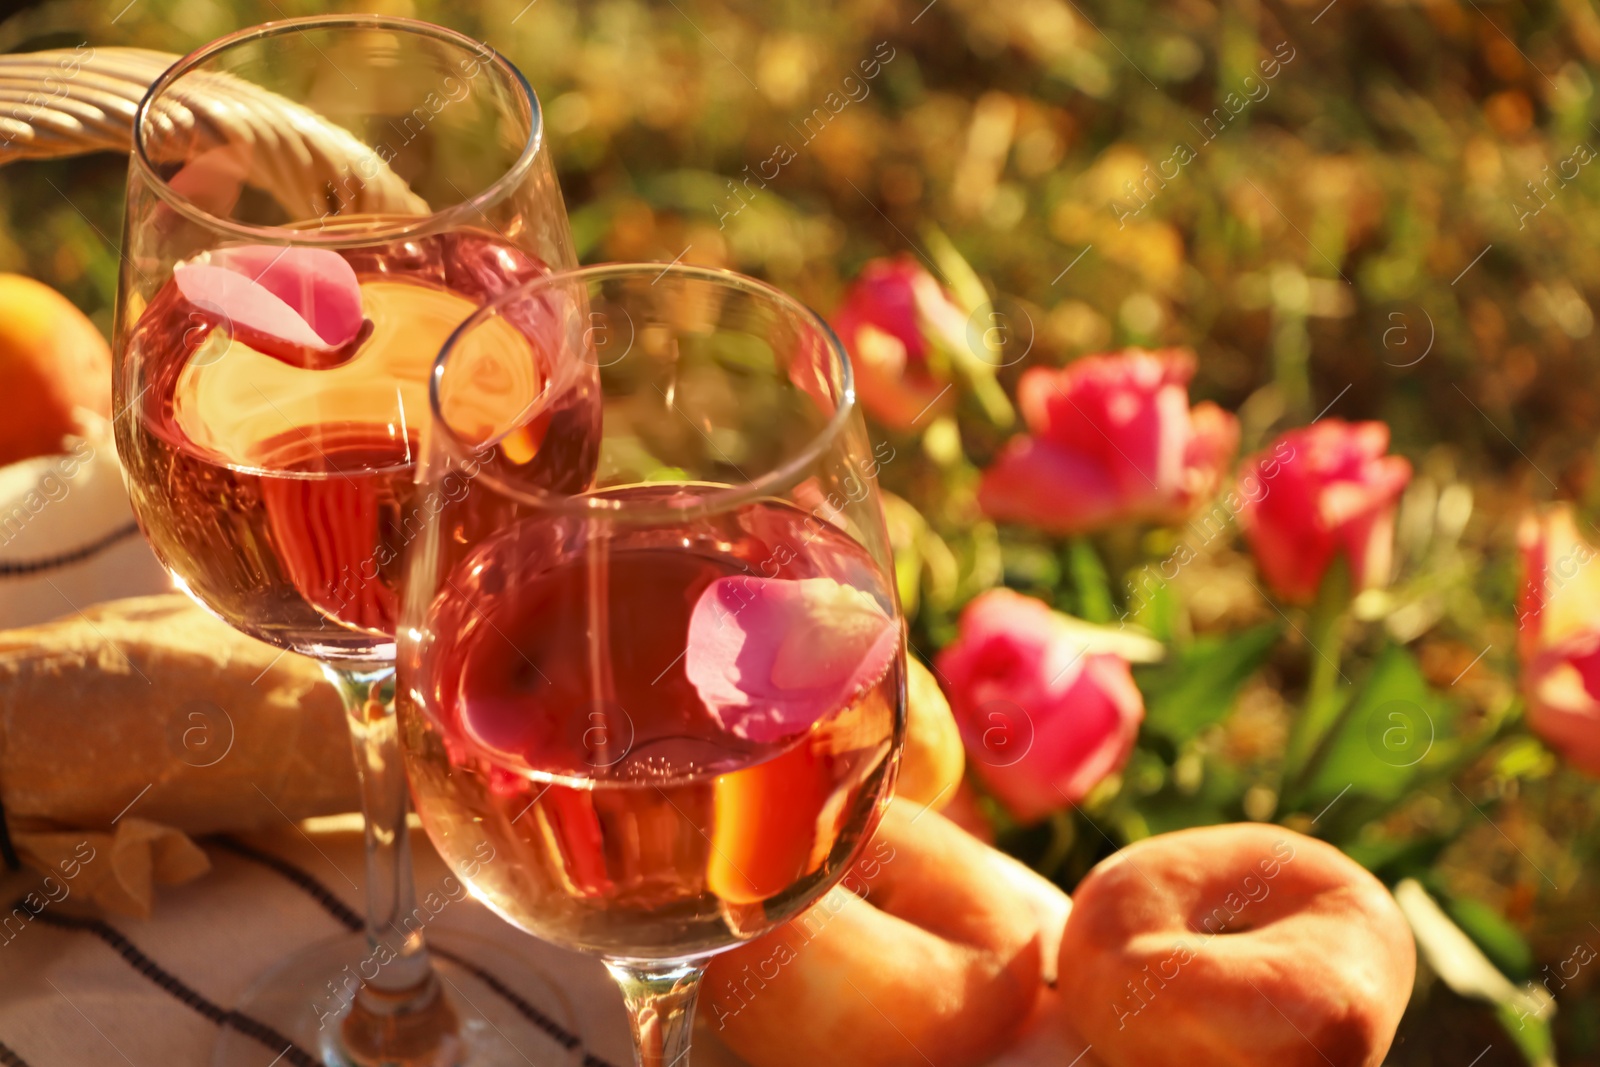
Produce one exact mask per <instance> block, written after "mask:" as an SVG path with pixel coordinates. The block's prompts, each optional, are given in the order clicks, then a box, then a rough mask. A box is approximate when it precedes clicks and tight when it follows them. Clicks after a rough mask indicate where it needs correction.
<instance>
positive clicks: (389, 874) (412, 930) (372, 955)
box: [322, 663, 432, 994]
mask: <svg viewBox="0 0 1600 1067" xmlns="http://www.w3.org/2000/svg"><path fill="white" fill-rule="evenodd" d="M322 669H323V672H324V673H325V674H327V676H328V680H329V681H331V682H332V683H333V686H334V688H335V689H337V690H338V691H339V696H340V698H341V699H342V700H343V701H344V709H345V715H346V719H347V720H348V722H349V724H350V741H351V744H352V746H353V747H354V749H355V757H356V773H357V776H358V777H359V778H360V781H361V811H362V814H363V815H364V816H365V817H366V875H367V907H366V923H367V947H368V949H369V957H368V959H366V960H363V961H362V963H363V964H364V966H363V968H362V973H361V979H362V981H363V983H364V988H365V987H371V988H374V989H376V990H379V991H382V992H385V993H390V994H395V993H403V992H405V991H408V990H416V991H418V992H423V991H424V986H425V985H426V984H428V983H429V979H430V977H431V973H432V968H431V966H430V964H429V962H428V950H427V947H426V945H425V944H424V943H423V939H422V930H421V928H420V926H418V925H417V924H416V923H415V921H413V922H411V923H409V924H407V923H404V922H403V921H402V920H404V919H406V918H409V917H411V915H412V914H413V912H414V910H415V908H416V887H415V885H414V882H413V879H412V873H411V845H410V841H409V838H408V836H407V834H406V811H407V809H408V795H407V793H406V779H405V768H404V766H403V764H402V761H401V759H400V740H399V735H398V732H397V726H396V720H395V714H394V701H393V699H392V698H391V699H384V697H383V696H382V695H381V690H382V688H383V686H384V684H385V683H386V682H388V681H390V680H391V679H392V678H393V677H394V668H393V667H392V666H385V667H379V668H376V669H374V668H372V667H370V666H365V667H362V668H359V669H352V668H344V667H340V666H337V665H335V664H330V663H325V664H323V666H322Z"/></svg>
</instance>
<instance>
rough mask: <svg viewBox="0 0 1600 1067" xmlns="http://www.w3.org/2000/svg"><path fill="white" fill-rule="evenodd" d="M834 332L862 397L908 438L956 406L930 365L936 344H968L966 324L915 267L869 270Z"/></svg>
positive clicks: (910, 262) (886, 265)
mask: <svg viewBox="0 0 1600 1067" xmlns="http://www.w3.org/2000/svg"><path fill="white" fill-rule="evenodd" d="M833 328H834V330H835V332H837V333H838V335H839V339H840V341H842V342H843V343H844V346H845V349H846V350H847V351H848V352H849V353H850V359H851V364H852V366H853V368H854V370H855V377H856V394H857V395H858V396H859V397H860V398H861V403H862V404H863V405H864V406H865V407H866V409H867V411H868V412H869V413H870V414H871V415H872V416H873V417H874V418H875V419H877V420H878V421H879V422H881V423H883V424H884V425H885V426H888V427H891V428H892V429H896V430H909V429H911V428H912V427H913V426H914V425H915V424H917V423H919V422H922V421H923V416H925V415H927V414H932V413H933V412H935V411H941V410H945V409H947V408H948V407H949V406H950V403H951V402H952V397H953V395H954V394H953V392H947V390H948V389H949V384H950V383H949V382H948V381H947V380H946V379H945V378H944V377H942V376H941V375H939V374H936V373H935V372H934V370H933V369H932V368H931V367H930V366H929V363H928V355H929V351H930V348H931V346H930V344H929V338H930V337H941V338H943V339H944V340H945V342H946V343H947V344H961V343H965V340H964V339H965V329H966V317H965V316H964V315H962V313H961V309H960V308H958V307H957V306H956V304H955V302H954V301H953V300H951V298H950V296H949V294H948V293H946V292H945V290H944V287H943V286H941V285H940V284H939V282H938V280H937V279H936V278H934V277H933V275H931V274H929V273H928V272H927V271H925V270H923V269H922V267H921V266H920V265H918V263H917V261H916V260H914V259H912V258H911V257H909V256H899V257H896V258H894V259H875V260H872V261H871V262H870V263H868V264H867V265H866V267H865V268H863V269H862V271H861V274H860V275H859V276H858V277H857V278H856V280H855V281H854V282H853V283H851V285H850V289H849V291H848V292H846V293H845V297H844V301H843V302H842V303H841V304H840V305H839V307H838V309H837V310H836V311H835V312H834V314H833Z"/></svg>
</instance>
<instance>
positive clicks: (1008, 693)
mask: <svg viewBox="0 0 1600 1067" xmlns="http://www.w3.org/2000/svg"><path fill="white" fill-rule="evenodd" d="M1083 630H1084V627H1083V626H1082V624H1077V625H1075V624H1074V622H1073V620H1071V619H1069V618H1067V617H1066V616H1064V615H1059V614H1057V613H1056V612H1054V611H1052V610H1050V608H1049V607H1048V606H1047V605H1045V604H1044V603H1043V602H1042V601H1039V600H1035V599H1034V598H1032V597H1027V596H1023V595H1022V594H1020V593H1016V592H1013V591H1011V590H1009V589H994V590H991V591H989V592H987V593H984V594H983V595H982V596H979V597H978V598H977V599H976V600H974V601H973V602H972V603H971V604H969V605H967V608H966V610H965V611H964V612H962V615H961V630H960V634H959V635H958V636H957V638H956V640H955V641H954V642H953V643H952V644H951V645H950V646H949V647H947V648H946V649H945V650H944V651H943V652H941V653H940V654H939V657H938V666H939V674H940V676H941V678H942V679H943V680H944V682H945V688H946V692H947V695H948V696H949V698H950V707H951V710H952V711H954V712H955V716H956V722H957V723H958V724H959V725H960V727H961V736H962V739H963V740H964V741H965V742H966V746H967V751H968V752H969V753H970V754H971V756H972V759H971V766H972V767H973V768H974V769H975V770H976V771H977V773H978V776H979V777H980V778H982V779H983V781H984V784H985V785H987V786H988V788H989V790H990V791H991V792H992V793H994V795H995V796H996V797H998V798H999V799H1000V801H1001V803H1003V804H1004V805H1005V806H1006V807H1007V808H1008V809H1009V810H1010V811H1011V813H1012V814H1013V815H1015V816H1016V817H1017V818H1018V819H1020V820H1022V821H1024V822H1031V821H1033V820H1036V819H1039V818H1042V817H1043V816H1045V815H1048V814H1050V813H1051V812H1053V811H1056V810H1057V809H1060V808H1064V807H1066V806H1067V805H1068V804H1075V803H1077V802H1078V801H1080V800H1082V799H1083V798H1084V797H1085V796H1086V795H1087V794H1088V793H1089V791H1090V790H1091V789H1093V788H1094V787H1095V786H1096V785H1097V784H1099V783H1100V781H1101V780H1102V779H1104V778H1105V777H1106V776H1107V775H1109V774H1113V773H1115V772H1116V771H1118V770H1120V769H1121V767H1122V765H1123V764H1124V763H1125V762H1126V761H1127V759H1128V754H1129V753H1130V752H1131V751H1132V750H1133V742H1134V739H1135V738H1136V737H1137V736H1138V733H1139V724H1140V723H1141V722H1142V721H1143V720H1144V698H1143V697H1142V696H1141V695H1140V693H1139V690H1138V688H1137V687H1136V686H1135V685H1134V684H1133V675H1132V673H1131V672H1130V671H1129V669H1128V663H1127V661H1126V660H1125V659H1123V658H1122V657H1121V656H1119V655H1115V654H1113V653H1110V652H1103V651H1092V650H1090V648H1089V646H1088V643H1087V641H1086V640H1085V637H1084V634H1083Z"/></svg>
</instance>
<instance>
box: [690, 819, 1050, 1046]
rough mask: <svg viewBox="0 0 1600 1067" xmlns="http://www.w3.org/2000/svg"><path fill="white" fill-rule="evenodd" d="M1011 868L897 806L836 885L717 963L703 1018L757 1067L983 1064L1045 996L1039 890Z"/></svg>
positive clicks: (953, 829)
mask: <svg viewBox="0 0 1600 1067" xmlns="http://www.w3.org/2000/svg"><path fill="white" fill-rule="evenodd" d="M1009 862H1011V861H1008V860H1007V859H1006V857H1003V856H1001V855H1000V854H999V853H997V852H995V851H994V850H993V849H991V848H989V847H988V846H987V845H985V844H983V843H982V842H980V841H978V840H976V839H975V838H973V837H972V836H971V835H970V834H968V833H967V832H966V831H964V830H962V829H960V828H959V827H957V826H956V825H955V824H953V823H951V822H950V821H949V820H948V819H945V818H944V817H943V816H941V815H939V814H938V813H937V812H934V811H931V810H928V809H923V808H919V807H918V806H916V805H915V804H911V803H908V802H906V801H903V800H896V801H895V802H894V803H892V804H891V805H890V807H889V810H888V811H887V812H886V813H885V815H884V818H883V822H882V824H881V825H880V827H879V829H878V833H877V834H876V836H875V837H874V838H873V840H872V842H871V843H869V844H868V845H867V847H866V850H865V851H864V852H863V854H862V857H861V859H860V860H858V861H857V863H856V864H855V866H854V867H853V868H852V869H851V872H850V874H848V875H847V876H846V877H845V879H844V881H843V883H842V884H841V885H840V886H838V887H835V888H834V890H833V891H832V892H831V893H829V894H828V896H826V897H824V898H823V899H822V900H821V901H819V902H818V903H817V904H816V905H815V906H814V907H813V908H811V910H809V911H807V912H806V913H805V914H804V915H802V916H801V917H800V918H799V919H796V920H795V921H794V922H791V923H789V924H788V925H787V926H783V927H780V928H779V929H777V930H775V931H773V932H772V933H770V934H768V935H766V936H765V937H762V938H758V939H757V940H755V941H752V942H751V943H750V944H748V945H743V946H741V947H740V948H738V949H736V950H734V951H732V952H729V953H726V954H724V955H721V956H718V957H716V958H715V959H713V961H712V963H711V966H710V968H709V969H708V973H707V975H706V982H705V985H704V987H703V989H702V992H701V997H700V1011H701V1015H702V1018H703V1020H704V1022H705V1023H706V1024H707V1026H708V1027H709V1028H710V1029H711V1030H712V1031H713V1032H714V1033H716V1034H717V1036H718V1037H720V1038H721V1039H722V1041H723V1042H724V1043H725V1044H727V1045H728V1046H729V1047H730V1048H732V1049H733V1051H734V1052H736V1053H738V1055H739V1056H741V1057H742V1058H743V1059H744V1060H746V1061H747V1062H749V1063H750V1064H753V1065H754V1067H815V1065H816V1064H819V1063H847V1064H850V1065H851V1067H926V1064H927V1063H929V1062H937V1063H938V1064H939V1065H940V1067H976V1065H977V1064H981V1063H985V1062H987V1061H988V1060H989V1059H991V1058H992V1057H993V1056H995V1055H996V1054H997V1053H998V1052H1000V1051H1001V1050H1002V1049H1004V1048H1005V1046H1006V1045H1007V1044H1008V1043H1009V1042H1010V1040H1011V1039H1012V1038H1013V1036H1014V1035H1015V1034H1016V1032H1017V1030H1018V1029H1019V1028H1020V1027H1021V1025H1022V1023H1023V1021H1024V1020H1025V1019H1026V1018H1027V1017H1028V1015H1029V1012H1030V1011H1031V1009H1032V1007H1033V1004H1034V1000H1035V998H1036V997H1037V996H1038V993H1039V990H1040V989H1041V988H1042V986H1041V982H1040V974H1041V958H1042V951H1041V946H1042V943H1043V940H1044V936H1045V935H1043V934H1042V933H1041V929H1040V921H1039V917H1038V916H1039V914H1040V910H1039V906H1038V904H1037V903H1036V902H1035V901H1034V900H1033V899H1032V894H1034V893H1036V892H1037V891H1038V887H1037V886H1030V887H1029V888H1028V889H1027V890H1024V889H1020V888H1018V881H1019V879H1018V878H1016V877H1015V872H1014V871H1013V870H1011V869H1010V868H1008V867H1006V866H1005V864H1006V863H1009ZM1058 910H1059V909H1058Z"/></svg>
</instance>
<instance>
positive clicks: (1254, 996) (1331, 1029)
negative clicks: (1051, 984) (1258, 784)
mask: <svg viewBox="0 0 1600 1067" xmlns="http://www.w3.org/2000/svg"><path fill="white" fill-rule="evenodd" d="M1059 967H1060V978H1059V980H1058V983H1057V988H1058V989H1059V991H1060V992H1061V995H1062V1005H1063V1007H1064V1008H1065V1010H1066V1011H1067V1014H1068V1017H1069V1019H1070V1021H1071V1023H1072V1025H1073V1027H1074V1028H1075V1029H1076V1030H1077V1032H1078V1033H1080V1034H1081V1035H1082V1036H1083V1037H1084V1039H1085V1040H1086V1041H1088V1042H1089V1043H1090V1044H1091V1045H1093V1047H1094V1054H1095V1056H1097V1057H1098V1058H1099V1059H1100V1060H1102V1061H1103V1062H1104V1063H1105V1064H1106V1065H1107V1067H1156V1065H1160V1064H1169V1063H1173V1062H1179V1061H1181V1062H1182V1063H1183V1064H1184V1067H1258V1065H1259V1067H1269V1065H1270V1067H1327V1064H1329V1063H1336V1064H1339V1065H1340V1067H1378V1065H1379V1064H1381V1063H1382V1062H1383V1058H1384V1055H1385V1054H1386V1053H1387V1052H1388V1050H1389V1045H1390V1042H1391V1041H1392V1040H1393V1039H1394V1032H1395V1028H1396V1027H1397V1026H1399V1024H1400V1015H1401V1013H1402V1012H1403V1011H1404V1010H1405V1006H1406V1001H1407V1000H1408V999H1409V998H1410V995H1411V983H1412V980H1413V978H1414V977H1415V974H1416V947H1415V944H1414V943H1413V941H1412V938H1411V932H1410V929H1409V928H1408V926H1407V925H1406V921H1405V918H1404V916H1402V914H1401V913H1400V909H1399V907H1398V906H1397V905H1396V904H1395V902H1394V899H1393V898H1392V897H1391V896H1390V895H1389V891H1388V890H1387V889H1385V888H1384V887H1383V885H1382V884H1381V883H1380V882H1379V881H1378V880H1377V879H1376V878H1374V877H1373V876H1372V875H1371V874H1369V873H1368V872H1367V871H1366V870H1365V869H1364V868H1363V867H1361V866H1360V865H1359V864H1357V863H1356V862H1355V861H1354V860H1351V859H1350V858H1349V857H1347V856H1345V855H1344V853H1342V852H1340V851H1339V850H1338V849H1336V848H1334V847H1333V846H1331V845H1329V844H1326V843H1325V842H1322V841H1318V840H1316V839H1314V838H1310V837H1306V836H1304V835H1301V834H1297V833H1294V832H1293V831H1290V830H1286V829H1284V828H1282V827H1279V826H1270V825H1264V824H1259V823H1241V824H1235V825H1229V826H1208V827H1203V828H1200V829H1194V830H1182V831H1178V832H1176V833H1170V834H1161V835H1159V836H1157V837H1152V838H1149V839H1147V840H1144V841H1141V842H1139V843H1137V844H1134V845H1130V846H1128V847H1127V848H1124V849H1122V850H1121V851H1120V852H1118V853H1116V854H1115V855H1113V856H1111V857H1110V858H1108V859H1107V860H1105V861H1104V862H1102V863H1101V864H1100V865H1099V866H1098V867H1096V868H1095V869H1094V870H1092V871H1090V872H1089V875H1088V877H1086V878H1085V879H1084V880H1083V881H1082V882H1081V883H1079V885H1078V888H1077V890H1076V891H1075V892H1074V893H1073V898H1072V912H1071V914H1070V915H1069V916H1068V918H1067V925H1066V932H1065V934H1064V936H1063V937H1062V940H1061V956H1060V960H1059Z"/></svg>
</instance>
